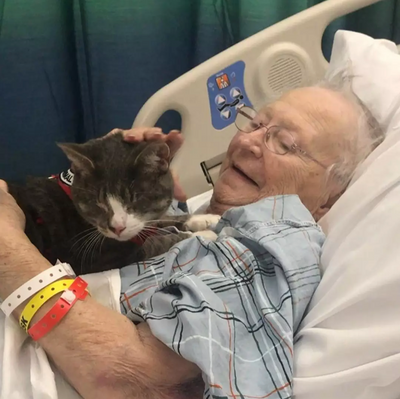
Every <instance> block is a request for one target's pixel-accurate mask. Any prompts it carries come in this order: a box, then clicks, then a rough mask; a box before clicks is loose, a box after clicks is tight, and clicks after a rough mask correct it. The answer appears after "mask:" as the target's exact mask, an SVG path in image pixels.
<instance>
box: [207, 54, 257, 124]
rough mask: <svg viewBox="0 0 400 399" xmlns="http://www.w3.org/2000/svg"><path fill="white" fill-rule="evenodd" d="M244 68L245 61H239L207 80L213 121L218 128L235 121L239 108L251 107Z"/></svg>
mask: <svg viewBox="0 0 400 399" xmlns="http://www.w3.org/2000/svg"><path fill="white" fill-rule="evenodd" d="M244 69H245V63H244V62H243V61H238V62H235V63H234V64H232V65H230V66H228V67H226V68H225V69H223V70H222V71H219V72H218V73H216V74H215V75H212V76H210V77H209V78H208V80H207V90H208V98H209V101H210V112H211V121H212V125H213V127H214V128H215V129H217V130H221V129H224V128H226V127H227V126H229V125H231V124H232V123H234V122H235V117H236V110H237V109H238V108H240V107H243V106H244V105H247V106H249V107H251V102H250V100H249V98H248V97H247V94H246V90H245V87H244Z"/></svg>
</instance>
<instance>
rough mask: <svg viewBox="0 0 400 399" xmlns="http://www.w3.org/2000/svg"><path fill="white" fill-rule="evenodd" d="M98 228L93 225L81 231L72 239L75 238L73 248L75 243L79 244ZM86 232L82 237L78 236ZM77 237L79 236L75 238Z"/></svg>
mask: <svg viewBox="0 0 400 399" xmlns="http://www.w3.org/2000/svg"><path fill="white" fill-rule="evenodd" d="M95 230H96V227H91V228H90V229H87V230H85V231H82V232H81V233H79V234H77V235H76V236H75V237H74V238H73V239H72V240H74V243H73V244H72V246H71V250H72V249H73V248H74V247H75V245H77V244H78V243H79V242H80V241H82V240H83V239H85V238H87V237H88V236H89V235H91V234H92V233H93V232H94V231H95ZM83 233H86V234H84V235H83V236H82V237H80V238H78V237H79V236H80V235H82V234H83ZM75 238H77V239H76V240H75ZM72 240H71V241H72Z"/></svg>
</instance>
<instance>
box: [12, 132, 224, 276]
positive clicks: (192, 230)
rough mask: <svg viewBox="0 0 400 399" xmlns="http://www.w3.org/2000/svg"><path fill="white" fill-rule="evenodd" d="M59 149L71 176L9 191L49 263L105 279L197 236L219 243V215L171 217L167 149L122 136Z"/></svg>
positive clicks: (33, 180) (35, 180)
mask: <svg viewBox="0 0 400 399" xmlns="http://www.w3.org/2000/svg"><path fill="white" fill-rule="evenodd" d="M58 146H59V147H60V148H61V149H62V150H63V152H64V153H65V154H66V156H67V157H68V159H69V160H70V161H71V163H72V166H71V169H70V170H69V171H68V172H64V173H61V174H60V175H58V176H53V177H51V178H29V179H27V182H26V184H25V185H24V186H21V185H15V184H10V185H9V191H10V194H11V195H12V196H13V197H14V198H15V200H16V201H17V203H18V205H19V206H20V207H21V209H22V210H23V212H24V213H25V217H26V228H25V233H26V234H27V236H28V238H29V239H30V240H31V242H32V243H33V244H34V245H35V246H36V247H37V248H38V250H39V251H40V252H41V253H42V254H43V256H45V257H46V258H47V259H48V260H49V261H50V262H51V263H52V264H54V263H55V262H56V261H57V260H59V261H61V262H66V263H69V264H70V265H71V267H72V268H73V270H74V271H75V273H76V274H86V273H94V272H101V271H106V270H110V269H116V268H121V267H123V266H126V265H129V264H132V263H134V262H139V261H143V260H146V259H148V258H150V257H153V256H156V255H160V254H162V253H164V252H167V251H168V250H169V249H170V247H171V246H173V245H174V244H175V243H177V242H179V241H181V240H183V239H185V238H188V237H191V236H192V235H205V236H207V237H208V238H211V239H214V238H215V234H214V233H213V232H212V231H211V230H209V229H210V227H212V225H215V224H216V223H217V222H218V220H219V216H217V215H193V216H191V215H179V216H169V215H166V212H167V210H168V208H169V207H170V205H171V203H172V200H173V179H172V175H171V172H170V169H169V153H170V152H169V147H168V146H167V145H166V144H165V143H161V142H151V143H145V142H142V143H126V142H124V140H123V137H122V134H120V133H117V134H113V135H109V136H106V137H104V138H101V139H93V140H90V141H88V142H86V143H84V144H75V143H64V144H58ZM168 229H169V230H168Z"/></svg>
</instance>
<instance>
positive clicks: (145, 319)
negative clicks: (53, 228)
mask: <svg viewBox="0 0 400 399" xmlns="http://www.w3.org/2000/svg"><path fill="white" fill-rule="evenodd" d="M236 124H237V127H238V132H237V134H236V136H235V137H234V138H233V140H232V142H231V144H230V146H229V149H228V152H227V156H226V159H225V161H224V163H223V165H222V168H221V172H220V177H219V180H218V181H217V183H216V185H215V188H214V193H213V196H212V199H211V203H210V205H209V209H208V211H209V212H210V213H216V214H220V215H223V216H222V219H221V221H220V223H219V224H218V226H217V227H216V233H217V234H218V239H217V240H216V241H215V242H214V241H210V240H206V239H203V238H199V237H197V238H196V237H195V238H192V239H188V240H185V241H184V242H182V243H180V244H178V245H177V246H176V247H174V248H173V249H172V250H171V251H170V252H169V253H167V254H166V255H165V256H163V257H159V258H156V259H155V260H154V261H150V262H147V263H146V264H145V265H143V264H142V265H135V266H128V267H126V268H124V269H122V270H121V277H122V294H121V308H122V313H125V314H126V315H127V316H128V317H129V319H131V320H133V321H135V323H132V322H131V321H130V320H129V319H128V318H127V317H125V316H124V315H121V314H118V313H116V312H113V311H111V310H109V309H107V308H104V307H102V306H101V305H99V304H98V303H97V302H96V301H95V300H93V299H91V298H90V297H87V298H86V299H85V300H84V301H78V302H77V303H76V304H75V305H74V306H73V308H72V309H71V310H70V311H69V313H68V314H67V316H66V317H65V318H64V319H63V320H62V321H61V322H60V323H59V324H58V325H57V326H56V327H55V328H54V329H53V330H52V331H51V332H50V333H48V334H47V335H45V336H44V337H43V338H42V339H41V340H40V341H39V343H40V344H41V345H42V347H43V348H44V349H45V351H46V352H47V353H48V355H49V356H50V357H51V358H52V359H53V361H54V363H55V364H56V365H57V367H58V368H59V369H60V370H61V371H62V372H63V373H64V375H65V376H66V378H67V379H68V380H69V381H70V382H71V384H72V385H73V386H74V387H75V388H76V389H77V390H78V392H79V393H80V394H81V395H82V396H83V397H84V398H113V399H118V398H127V397H129V398H145V397H152V398H178V397H179V398H181V397H182V398H183V397H190V398H193V397H199V398H200V397H201V396H202V393H203V392H204V397H228V396H232V397H248V396H250V397H266V396H268V397H270V398H286V397H290V396H291V393H292V388H293V387H292V376H293V368H292V367H293V361H292V359H293V335H294V333H295V331H296V329H297V328H298V326H299V323H300V321H301V319H302V317H303V316H304V312H305V310H306V307H307V304H308V303H309V300H310V298H311V296H312V294H313V292H314V290H315V287H316V285H317V284H318V282H319V272H318V262H319V254H320V251H321V247H322V244H323V241H324V237H323V234H322V232H321V231H320V229H319V227H318V226H317V224H316V223H315V220H318V219H319V218H320V217H322V216H323V215H324V214H325V213H326V212H327V211H328V210H329V209H330V207H331V206H332V205H333V204H334V202H335V201H336V200H337V198H339V196H340V195H341V193H342V192H343V191H344V190H345V188H346V185H347V183H348V182H349V179H350V177H351V175H352V173H353V171H354V169H355V168H356V166H357V165H358V164H359V162H361V161H362V160H363V159H364V158H365V157H366V155H367V154H368V153H369V152H370V151H371V150H372V149H373V148H374V146H375V145H376V144H377V142H378V141H379V139H380V136H379V130H377V129H376V125H375V124H374V123H373V120H372V118H370V117H369V115H368V113H366V112H365V110H364V109H363V107H362V106H361V105H360V104H359V103H358V102H357V100H356V99H355V98H354V97H353V96H352V95H351V93H347V92H346V91H344V92H342V91H336V90H332V89H328V88H324V87H312V88H303V89H297V90H294V91H291V92H289V93H287V94H285V95H284V96H282V97H281V98H280V99H279V100H278V101H276V102H274V103H272V104H270V105H268V106H267V107H265V108H264V109H263V110H262V111H261V112H259V113H258V114H257V113H255V111H253V110H251V109H242V110H240V111H239V113H238V116H237V120H236ZM139 133H140V132H138V131H137V132H135V131H133V132H132V131H129V132H127V133H126V135H127V140H129V135H131V134H133V135H134V140H137V139H138V136H139ZM153 138H154V137H153ZM139 139H140V138H139ZM160 139H164V140H169V141H170V145H171V147H174V146H175V147H176V148H177V147H179V144H180V138H178V136H177V135H175V134H172V135H171V136H170V137H169V138H160ZM177 192H178V193H179V190H178V189H177ZM0 231H1V234H0V297H1V298H5V297H7V296H8V295H9V294H10V293H12V292H13V291H15V290H16V289H17V288H18V287H19V286H21V285H22V284H23V283H25V282H26V281H28V280H29V279H30V278H32V277H34V276H36V275H38V274H39V273H40V272H42V271H43V270H45V269H46V268H49V267H50V266H51V265H50V264H48V262H47V261H46V260H45V259H44V258H43V257H42V256H41V255H40V254H39V253H38V251H37V250H36V249H35V248H34V247H33V246H32V245H31V243H30V242H29V241H28V239H27V237H26V236H25V234H24V217H23V214H22V212H21V211H20V209H19V208H18V207H17V205H16V203H15V201H14V200H13V199H12V198H11V196H9V195H8V194H7V193H6V185H5V183H2V190H0ZM55 301H56V299H55V300H50V301H49V302H48V303H47V304H46V305H45V306H44V307H43V308H42V309H40V311H39V312H38V314H37V315H36V316H35V320H39V319H40V318H41V317H42V316H43V315H44V314H45V313H46V312H47V311H48V310H49V309H50V308H51V307H52V306H53V305H54V302H55ZM20 312H21V309H20V308H19V309H17V311H16V312H15V316H16V317H18V316H19V315H20ZM201 374H202V379H203V380H202V379H201V377H200V376H201ZM204 386H205V391H204Z"/></svg>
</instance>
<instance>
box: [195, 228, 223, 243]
mask: <svg viewBox="0 0 400 399" xmlns="http://www.w3.org/2000/svg"><path fill="white" fill-rule="evenodd" d="M192 234H193V236H197V237H203V238H206V239H207V240H210V241H216V240H217V238H218V236H217V235H216V234H215V233H214V232H213V231H212V230H203V231H196V233H192Z"/></svg>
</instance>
